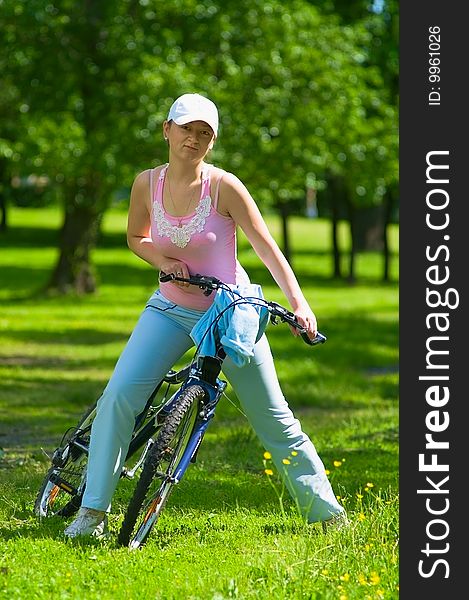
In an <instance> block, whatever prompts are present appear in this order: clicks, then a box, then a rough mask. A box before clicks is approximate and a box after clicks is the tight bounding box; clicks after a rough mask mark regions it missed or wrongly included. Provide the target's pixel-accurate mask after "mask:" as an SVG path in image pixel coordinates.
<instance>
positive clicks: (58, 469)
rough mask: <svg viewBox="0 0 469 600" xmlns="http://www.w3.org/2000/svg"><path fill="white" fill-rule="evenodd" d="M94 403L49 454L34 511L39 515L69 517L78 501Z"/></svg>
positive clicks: (82, 490)
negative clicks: (45, 472) (47, 465)
mask: <svg viewBox="0 0 469 600" xmlns="http://www.w3.org/2000/svg"><path fill="white" fill-rule="evenodd" d="M95 415H96V402H95V403H94V404H93V405H92V406H91V407H90V408H89V409H88V410H87V411H86V412H85V414H84V415H83V417H82V418H81V419H80V421H79V422H78V424H77V426H76V427H73V428H72V429H70V430H69V431H68V432H67V433H66V434H65V436H64V438H63V440H62V443H61V445H60V447H59V448H57V449H56V450H55V452H54V454H53V456H52V465H51V467H50V469H49V470H48V472H47V474H46V476H45V477H44V480H43V482H42V484H41V487H40V488H39V492H38V494H37V496H36V500H35V503H34V512H35V514H36V515H37V516H39V517H49V516H53V515H58V516H61V517H69V516H71V515H73V514H74V513H75V512H76V511H77V510H78V509H79V508H80V504H81V498H82V496H83V492H84V490H85V484H86V466H87V464H88V446H89V441H90V433H91V425H92V423H93V420H94V417H95Z"/></svg>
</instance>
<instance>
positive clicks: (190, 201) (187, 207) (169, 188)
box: [166, 171, 198, 227]
mask: <svg viewBox="0 0 469 600" xmlns="http://www.w3.org/2000/svg"><path fill="white" fill-rule="evenodd" d="M168 175H169V174H168V171H166V176H167V178H168V192H169V199H170V200H171V204H172V205H173V208H174V212H178V210H177V208H176V204H175V203H174V200H173V195H172V194H171V180H170V178H169V176H168ZM197 187H198V186H196V187H194V188H193V190H192V194H191V197H190V198H189V202H188V203H187V206H186V210H185V211H184V214H183V215H182V216H181V217H178V216H177V215H174V216H175V218H176V219H177V220H178V227H182V220H183V218H184V217H185V216H186V215H187V211H188V210H189V206H190V205H191V204H192V201H193V200H194V194H195V190H196V189H197Z"/></svg>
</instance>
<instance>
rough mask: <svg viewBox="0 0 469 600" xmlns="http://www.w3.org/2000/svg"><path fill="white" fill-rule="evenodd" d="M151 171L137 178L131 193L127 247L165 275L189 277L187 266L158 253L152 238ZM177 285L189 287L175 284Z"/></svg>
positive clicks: (144, 172)
mask: <svg viewBox="0 0 469 600" xmlns="http://www.w3.org/2000/svg"><path fill="white" fill-rule="evenodd" d="M150 215H151V198H150V170H149V169H148V170H146V171H143V172H142V173H140V174H139V175H137V177H136V178H135V180H134V182H133V184H132V190H131V192H130V205H129V213H128V217H127V245H128V246H129V248H130V249H131V250H132V252H133V253H134V254H136V255H137V256H139V257H140V258H142V259H143V260H144V261H146V262H147V263H149V264H150V265H152V267H154V268H155V269H156V270H157V271H162V272H163V273H174V274H175V275H176V273H178V274H182V276H183V277H188V276H189V270H188V268H187V265H186V264H185V263H183V262H181V261H179V260H176V259H173V258H171V257H167V256H164V255H163V254H161V252H158V250H157V248H156V247H155V245H154V244H153V241H152V239H151V237H150V228H151V217H150ZM174 284H175V285H187V284H180V283H176V282H174Z"/></svg>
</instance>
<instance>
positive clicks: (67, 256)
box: [47, 199, 103, 294]
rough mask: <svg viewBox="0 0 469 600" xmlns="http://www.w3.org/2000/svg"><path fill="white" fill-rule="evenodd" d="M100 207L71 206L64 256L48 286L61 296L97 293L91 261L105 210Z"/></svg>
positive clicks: (64, 232) (64, 228)
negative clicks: (73, 293)
mask: <svg viewBox="0 0 469 600" xmlns="http://www.w3.org/2000/svg"><path fill="white" fill-rule="evenodd" d="M98 206H99V204H98V203H97V202H96V203H92V202H86V203H81V202H77V200H76V199H75V200H74V201H73V202H69V203H68V204H67V205H66V207H65V218H64V223H63V226H62V232H61V240H60V255H59V259H58V262H57V265H56V267H55V269H54V271H53V273H52V276H51V279H50V281H49V283H48V285H47V290H48V291H52V292H56V293H59V294H68V293H71V292H75V293H76V294H90V293H93V292H95V291H96V276H95V272H94V268H93V266H92V264H91V260H90V252H91V250H92V249H93V248H94V247H95V245H96V241H97V237H98V233H99V228H100V224H101V219H102V215H103V210H99V208H98Z"/></svg>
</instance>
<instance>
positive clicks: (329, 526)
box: [322, 512, 350, 533]
mask: <svg viewBox="0 0 469 600" xmlns="http://www.w3.org/2000/svg"><path fill="white" fill-rule="evenodd" d="M349 525H350V521H349V519H348V517H347V515H346V514H345V512H341V513H339V514H338V515H335V517H332V518H330V519H327V521H322V530H323V532H324V533H327V532H328V531H332V530H338V529H344V528H345V527H348V526H349Z"/></svg>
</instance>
